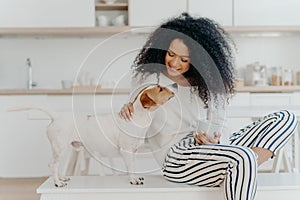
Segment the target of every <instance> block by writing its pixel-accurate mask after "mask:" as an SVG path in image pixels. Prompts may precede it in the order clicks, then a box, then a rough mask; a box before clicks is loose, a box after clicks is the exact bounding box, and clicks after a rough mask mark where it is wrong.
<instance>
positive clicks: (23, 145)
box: [0, 95, 51, 177]
mask: <svg viewBox="0 0 300 200" xmlns="http://www.w3.org/2000/svg"><path fill="white" fill-rule="evenodd" d="M44 102H45V96H44V95H33V96H32V95H28V96H26V95H20V96H0V121H1V126H0V158H1V160H0V166H1V167H0V177H39V176H48V175H49V174H50V171H49V168H48V163H49V161H50V158H51V150H50V144H49V141H48V139H47V135H46V127H47V126H48V124H49V122H50V120H29V115H28V114H29V112H26V111H25V112H21V111H20V112H8V111H7V110H8V109H9V108H12V107H15V106H21V105H41V104H42V103H44Z"/></svg>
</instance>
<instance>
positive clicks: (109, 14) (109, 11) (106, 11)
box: [95, 0, 128, 27]
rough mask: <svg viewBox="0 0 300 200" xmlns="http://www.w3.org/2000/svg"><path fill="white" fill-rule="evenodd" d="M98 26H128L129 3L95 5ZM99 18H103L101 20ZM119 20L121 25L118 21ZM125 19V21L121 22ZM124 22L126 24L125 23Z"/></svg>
mask: <svg viewBox="0 0 300 200" xmlns="http://www.w3.org/2000/svg"><path fill="white" fill-rule="evenodd" d="M95 12H96V13H95V14H96V26H106V27H107V26H118V27H120V26H126V25H128V23H127V21H128V20H127V18H128V2H127V1H120V0H119V1H118V2H116V3H112V4H105V3H97V2H96V4H95ZM99 16H101V17H100V18H99ZM118 18H119V24H118V23H116V19H118ZM121 18H123V19H124V20H120V19H121ZM123 22H124V23H123Z"/></svg>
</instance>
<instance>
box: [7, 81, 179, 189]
mask: <svg viewBox="0 0 300 200" xmlns="http://www.w3.org/2000/svg"><path fill="white" fill-rule="evenodd" d="M171 86H172V88H173V89H177V84H173V85H171ZM172 88H170V87H161V86H160V85H157V84H152V85H150V86H149V85H148V86H146V87H144V88H143V89H142V90H141V91H140V92H139V93H138V94H137V95H136V97H135V98H134V101H133V102H132V103H133V107H134V115H133V117H132V120H131V121H126V120H124V119H121V118H120V117H119V115H118V114H115V113H110V114H101V115H96V116H91V115H88V116H83V117H82V118H81V119H79V123H76V124H75V123H74V119H73V118H72V117H71V116H67V117H66V116H65V115H59V114H58V113H53V112H51V111H49V110H47V109H44V108H41V107H35V106H22V107H15V108H12V109H10V110H9V111H21V110H31V109H36V110H40V111H42V112H45V113H46V114H47V115H49V116H50V118H51V123H50V124H49V126H48V127H47V136H48V139H49V141H50V144H51V149H52V155H53V157H52V159H51V161H50V163H49V168H50V170H51V173H52V176H53V179H54V184H55V186H56V187H63V186H65V185H67V181H69V180H70V178H69V177H67V176H65V175H63V174H62V173H61V172H60V171H59V165H60V162H61V160H62V154H63V152H64V150H65V149H66V148H67V147H68V146H69V145H70V144H71V145H73V147H75V146H76V145H78V144H77V143H78V142H79V141H80V142H79V143H81V144H82V145H83V146H84V148H85V149H86V150H87V151H88V152H89V153H90V154H91V155H93V156H94V157H96V158H97V157H98V156H99V157H101V156H104V157H112V156H116V155H121V157H122V158H123V160H124V162H125V166H126V168H127V171H128V173H129V177H130V183H131V184H135V185H139V184H143V178H140V177H135V176H134V175H133V174H134V164H135V154H136V153H137V150H138V148H139V147H140V146H141V145H142V144H143V143H144V139H145V137H146V132H147V130H148V128H149V126H150V124H151V121H152V118H151V115H152V114H151V113H152V112H151V111H154V110H155V109H157V108H158V107H159V106H161V105H163V104H164V103H166V102H167V101H168V100H169V99H170V98H172V97H173V96H174V92H173V91H172ZM76 120H78V119H76ZM77 122H78V121H77ZM76 133H77V134H76Z"/></svg>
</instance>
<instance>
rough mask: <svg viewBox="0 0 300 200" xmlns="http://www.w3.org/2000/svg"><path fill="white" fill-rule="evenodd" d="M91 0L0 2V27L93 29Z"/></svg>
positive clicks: (8, 0) (93, 3)
mask: <svg viewBox="0 0 300 200" xmlns="http://www.w3.org/2000/svg"><path fill="white" fill-rule="evenodd" d="M94 26H95V2H94V0H76V1H74V0H64V1H61V0H43V1H40V0H2V1H0V27H1V28H18V27H19V28H20V27H94Z"/></svg>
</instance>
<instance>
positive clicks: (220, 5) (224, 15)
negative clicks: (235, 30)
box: [188, 0, 233, 26]
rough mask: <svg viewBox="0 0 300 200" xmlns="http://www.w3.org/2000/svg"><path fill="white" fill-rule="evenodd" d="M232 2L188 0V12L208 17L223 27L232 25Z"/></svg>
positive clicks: (231, 0)
mask: <svg viewBox="0 0 300 200" xmlns="http://www.w3.org/2000/svg"><path fill="white" fill-rule="evenodd" d="M232 8H233V0H188V12H189V13H190V14H195V15H198V16H201V17H208V18H211V19H213V20H215V21H216V22H218V23H219V24H221V25H223V26H232V25H233V9H232Z"/></svg>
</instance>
